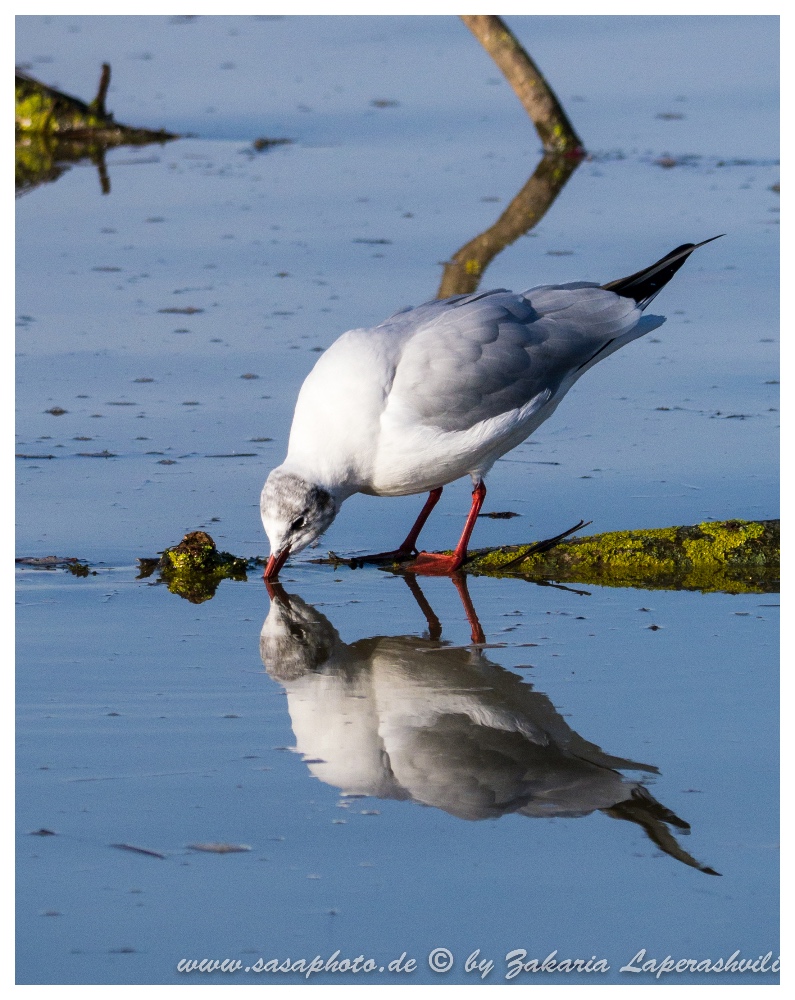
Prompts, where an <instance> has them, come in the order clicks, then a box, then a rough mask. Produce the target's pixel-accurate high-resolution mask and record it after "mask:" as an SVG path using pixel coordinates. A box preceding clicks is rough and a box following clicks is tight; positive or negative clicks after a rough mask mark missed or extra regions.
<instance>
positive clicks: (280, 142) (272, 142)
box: [251, 135, 293, 153]
mask: <svg viewBox="0 0 795 1000" xmlns="http://www.w3.org/2000/svg"><path fill="white" fill-rule="evenodd" d="M292 142H293V140H292V139H269V138H268V137H267V136H264V135H263V136H260V138H259V139H255V140H254V141H253V142H252V143H251V145H252V146H253V147H254V149H256V151H257V152H258V153H261V152H262V151H263V150H264V149H272V148H273V147H274V146H289V145H290V144H291V143H292Z"/></svg>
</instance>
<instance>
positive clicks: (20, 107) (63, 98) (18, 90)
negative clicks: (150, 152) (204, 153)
mask: <svg viewBox="0 0 795 1000" xmlns="http://www.w3.org/2000/svg"><path fill="white" fill-rule="evenodd" d="M109 84H110V66H109V65H108V64H107V63H103V65H102V76H101V78H100V81H99V87H98V90H97V96H96V97H95V98H94V100H93V101H92V102H91V103H90V104H86V103H85V102H84V101H81V100H80V99H79V98H77V97H72V96H71V95H70V94H64V93H62V92H61V91H60V90H55V89H54V88H53V87H48V86H47V85H46V84H44V83H41V82H40V81H39V80H36V79H34V78H33V77H32V76H28V75H27V74H26V73H21V72H20V71H19V70H18V71H17V74H16V84H15V97H16V106H15V132H16V187H17V192H18V193H24V192H26V191H29V190H31V189H32V188H34V187H37V186H38V185H39V184H43V183H44V182H46V181H53V180H56V179H57V178H58V177H60V175H61V174H62V173H63V172H64V171H65V170H67V169H68V167H69V165H71V164H73V163H78V162H80V161H82V160H90V161H92V162H93V163H94V164H95V165H96V166H97V168H98V170H99V173H100V183H101V185H102V190H103V192H104V193H107V192H108V191H109V190H110V183H109V181H108V179H107V172H106V170H105V162H104V157H105V153H106V151H107V150H108V149H110V148H112V147H114V146H145V145H148V144H149V143H153V142H159V143H164V142H168V141H170V140H171V139H177V138H179V137H178V136H177V135H174V134H173V133H171V132H166V131H165V130H164V129H157V130H153V129H147V128H133V127H131V126H129V125H122V124H120V123H119V122H117V121H115V120H114V118H113V115H112V114H110V113H109V112H108V111H107V110H106V107H105V98H106V95H107V92H108V86H109Z"/></svg>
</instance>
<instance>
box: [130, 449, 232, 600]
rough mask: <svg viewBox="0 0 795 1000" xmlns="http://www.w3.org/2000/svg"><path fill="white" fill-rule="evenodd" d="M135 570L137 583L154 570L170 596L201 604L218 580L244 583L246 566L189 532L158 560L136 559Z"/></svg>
mask: <svg viewBox="0 0 795 1000" xmlns="http://www.w3.org/2000/svg"><path fill="white" fill-rule="evenodd" d="M166 461H168V460H166ZM138 567H139V573H138V579H139V580H141V579H146V578H147V577H150V576H151V575H152V574H153V573H154V571H155V570H158V571H159V573H160V580H161V581H162V582H164V583H165V584H166V585H167V587H168V589H169V591H170V592H171V593H172V594H178V595H179V596H180V597H184V598H185V600H187V601H190V602H191V604H202V603H203V602H204V601H209V600H210V598H211V597H213V596H214V595H215V592H216V590H217V589H218V585H219V584H220V582H221V580H243V581H244V580H246V570H247V569H248V563H247V561H246V560H245V559H238V558H237V556H233V555H232V554H231V553H230V552H219V551H218V549H217V548H216V545H215V542H214V541H213V539H212V538H211V537H210V536H209V535H208V534H207V532H205V531H190V532H188V534H187V535H185V537H184V538H183V539H182V541H181V542H180V543H179V545H175V546H174V547H173V548H169V549H166V550H165V551H164V552H163V554H162V556H161V557H160V559H139V560H138Z"/></svg>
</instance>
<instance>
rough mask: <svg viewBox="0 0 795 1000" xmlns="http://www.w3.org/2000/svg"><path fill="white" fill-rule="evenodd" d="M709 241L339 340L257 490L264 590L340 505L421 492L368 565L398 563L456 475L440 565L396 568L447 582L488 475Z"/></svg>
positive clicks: (421, 559) (646, 326)
mask: <svg viewBox="0 0 795 1000" xmlns="http://www.w3.org/2000/svg"><path fill="white" fill-rule="evenodd" d="M712 239H718V237H717V236H713V237H712ZM711 241H712V240H704V241H703V242H702V243H696V244H693V243H686V244H684V245H683V246H680V247H677V248H676V249H675V250H672V251H671V252H670V253H669V254H666V255H665V257H663V258H662V259H661V260H658V261H657V262H656V263H654V264H652V265H651V266H650V267H647V268H644V269H643V270H642V271H638V272H637V273H636V274H631V275H629V276H628V277H626V278H620V279H619V280H617V281H611V282H609V283H608V284H606V285H598V284H595V283H590V282H574V283H571V284H566V285H541V286H539V287H538V288H531V289H529V290H528V291H526V292H521V293H520V294H516V293H515V292H509V291H506V290H505V289H496V290H495V291H491V292H477V293H475V294H472V295H454V296H453V297H452V298H449V299H442V300H437V301H433V302H427V303H426V304H425V305H421V306H418V307H417V308H416V309H404V310H402V311H401V312H398V313H395V315H394V316H391V317H390V318H389V319H387V320H385V321H384V322H383V323H381V324H380V325H379V326H376V327H373V328H372V329H370V330H349V331H348V332H347V333H344V334H343V335H342V336H341V337H340V338H339V339H338V340H336V341H335V342H334V343H333V344H332V345H331V347H330V348H329V349H328V350H327V351H326V352H325V354H323V355H322V357H321V358H320V359H319V360H318V362H317V364H316V365H315V367H314V368H313V369H312V371H311V372H310V373H309V375H308V376H307V378H306V380H305V382H304V384H303V386H302V387H301V391H300V393H299V396H298V402H297V403H296V407H295V415H294V417H293V425H292V430H291V431H290V442H289V446H288V449H287V457H286V459H285V460H284V462H283V464H282V465H280V466H279V467H278V468H277V469H274V470H273V472H271V474H270V475H269V476H268V479H267V481H266V483H265V486H264V487H263V490H262V497H261V499H260V511H261V514H262V522H263V524H264V526H265V531H266V532H267V535H268V538H269V540H270V544H271V555H270V558H269V560H268V563H267V566H266V568H265V574H264V575H265V579H266V580H273V579H275V578H276V577H277V576H278V573H279V570H280V569H281V567H282V566H283V565H284V562H285V560H286V559H287V557H288V556H289V555H290V553H296V552H300V551H301V550H302V549H304V548H306V546H307V545H309V544H311V543H312V542H313V541H314V540H315V539H316V538H318V537H319V536H320V535H322V534H323V532H324V531H325V530H326V529H327V528H328V527H329V525H330V524H331V522H332V521H333V520H334V518H335V517H336V516H337V513H338V512H339V509H340V506H341V504H342V503H343V501H344V500H347V499H348V497H350V496H353V494H354V493H366V494H369V495H371V496H405V495H406V494H409V493H423V492H425V491H426V490H427V491H429V492H430V495H429V497H428V499H427V501H426V503H425V506H424V507H423V509H422V511H421V512H420V516H419V517H418V518H417V521H416V523H415V524H414V527H413V528H412V529H411V531H410V532H409V533H408V535H407V536H406V539H405V541H404V542H403V543H402V545H401V546H400V547H399V548H398V549H396V550H395V551H394V552H391V553H380V554H379V557H373V558H383V557H390V558H394V559H398V560H408V559H411V557H412V556H413V555H414V553H415V552H416V544H417V538H418V536H419V533H420V531H421V529H422V527H423V525H424V524H425V522H426V521H427V519H428V516H429V514H430V513H431V510H432V509H433V507H434V506H435V504H436V503H437V501H438V500H439V497H440V496H441V493H442V487H443V486H445V485H446V484H447V483H451V482H453V480H455V479H459V478H460V477H461V476H464V475H466V474H469V475H470V476H471V477H472V483H473V487H474V488H473V493H472V507H471V509H470V511H469V515H468V517H467V520H466V524H465V525H464V530H463V532H462V534H461V538H460V540H459V542H458V545H457V546H456V549H455V551H454V552H453V554H452V555H435V554H431V553H426V552H421V553H419V555H418V556H417V558H416V559H414V560H413V561H412V562H411V563H410V564H409V565H408V566H407V567H406V568H407V569H410V570H411V571H412V572H415V573H430V574H446V573H450V572H452V571H454V570H456V569H458V568H459V567H460V566H461V565H462V563H463V562H464V561H465V559H466V554H467V545H468V544H469V538H470V535H471V534H472V529H473V528H474V526H475V520H476V518H477V516H478V513H479V511H480V508H481V507H482V505H483V499H484V497H485V495H486V486H485V484H484V478H485V476H486V474H487V473H488V471H489V469H491V467H492V465H493V464H494V463H495V462H496V461H497V459H498V458H500V457H501V456H502V455H504V454H505V453H506V452H508V451H510V450H511V449H512V448H515V447H516V446H517V445H518V444H520V443H521V442H522V441H524V440H525V438H526V437H528V436H529V435H530V434H532V432H533V431H534V430H535V429H536V428H537V427H538V426H539V425H540V424H542V423H543V422H544V421H545V420H547V419H548V418H549V417H550V416H551V415H552V413H553V412H554V411H555V408H556V407H557V405H558V403H559V402H560V401H561V399H562V398H563V397H564V396H565V395H566V393H567V392H568V391H569V389H570V388H571V387H572V386H573V385H574V383H575V382H576V381H577V379H578V378H579V377H580V376H581V375H583V374H584V373H585V372H586V371H587V370H588V369H589V368H591V367H592V366H593V365H595V364H596V363H597V361H601V360H602V359H603V358H606V357H607V356H608V355H609V354H612V353H613V352H614V351H617V350H618V349H619V348H620V347H623V346H624V345H625V344H628V343H629V342H630V341H632V340H635V339H637V338H638V337H642V336H643V335H644V334H646V333H649V332H650V331H651V330H655V329H656V328H657V327H658V326H660V325H661V324H662V323H663V322H665V319H664V317H662V316H643V315H642V313H643V310H644V309H645V308H646V306H648V305H649V303H650V302H651V301H652V299H653V298H654V297H655V296H656V295H657V293H658V292H659V291H660V290H661V289H662V288H663V287H664V286H665V285H666V283H667V282H668V281H669V280H670V279H671V278H672V277H673V275H674V274H675V273H676V271H678V270H679V268H680V267H681V266H682V264H684V262H685V261H686V260H687V258H688V257H689V256H690V254H691V253H692V252H693V251H694V250H696V249H697V248H698V247H701V246H704V244H705V243H710V242H711Z"/></svg>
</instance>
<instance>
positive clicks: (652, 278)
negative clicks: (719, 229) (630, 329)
mask: <svg viewBox="0 0 795 1000" xmlns="http://www.w3.org/2000/svg"><path fill="white" fill-rule="evenodd" d="M725 235H726V234H725V233H721V234H720V236H712V237H710V238H709V239H708V240H704V241H703V243H684V244H682V246H681V247H677V248H676V250H672V251H671V252H670V253H667V254H666V255H665V256H664V257H662V258H661V259H660V260H658V261H657V262H656V263H654V264H651V265H650V266H649V267H644V269H643V270H642V271H638V272H637V274H630V275H629V277H627V278H619V279H618V280H617V281H611V282H609V283H608V284H607V285H602V288H605V289H607V291H609V292H615V293H616V295H623V296H624V298H627V299H634V300H635V302H637V304H638V305H639V306H640V308H641V309H645V308H646V306H647V305H648V304H649V303H650V302H651V300H652V299H653V298H654V296H655V295H656V294H657V293H658V292H659V291H661V290H662V289H663V288H664V287H665V286H666V285H667V284H668V282H669V281H670V280H671V278H673V276H674V275H675V274H676V272H677V271H678V270H679V268H680V267H681V266H682V264H684V262H685V261H686V260H687V258H688V257H689V256H690V254H691V253H692V252H693V251H694V250H698V248H699V247H703V246H704V245H705V244H707V243H711V242H712V241H713V240H719V239H720V237H721V236H725Z"/></svg>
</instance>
